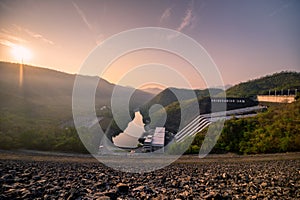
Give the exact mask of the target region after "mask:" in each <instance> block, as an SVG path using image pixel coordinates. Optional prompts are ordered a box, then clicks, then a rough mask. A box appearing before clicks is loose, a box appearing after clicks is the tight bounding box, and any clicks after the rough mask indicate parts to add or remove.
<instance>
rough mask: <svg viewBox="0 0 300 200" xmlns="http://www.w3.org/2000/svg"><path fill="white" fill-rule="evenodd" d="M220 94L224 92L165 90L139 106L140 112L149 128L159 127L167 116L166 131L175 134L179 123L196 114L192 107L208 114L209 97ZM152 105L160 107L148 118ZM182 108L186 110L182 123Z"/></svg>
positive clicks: (217, 90)
mask: <svg viewBox="0 0 300 200" xmlns="http://www.w3.org/2000/svg"><path fill="white" fill-rule="evenodd" d="M222 92H224V91H223V90H221V89H205V90H189V89H178V88H167V89H165V90H163V91H162V92H161V93H159V94H158V95H156V96H155V97H154V98H153V99H151V100H150V101H149V102H147V103H146V104H144V105H143V106H141V107H140V112H141V114H142V115H143V120H144V123H146V124H147V125H148V126H149V128H154V127H156V126H159V125H160V124H161V123H162V121H163V119H164V116H163V115H164V113H165V114H166V116H167V117H166V123H165V127H166V129H167V130H168V131H171V132H173V133H176V132H177V131H178V128H179V124H180V123H183V124H186V123H188V122H189V121H190V119H192V118H193V117H194V116H195V115H196V114H197V112H196V111H197V109H196V110H193V108H195V107H194V106H197V107H198V106H199V108H200V110H201V112H208V111H206V109H207V107H208V106H209V105H208V98H209V96H217V95H218V94H220V93H222ZM200 102H202V103H200ZM209 102H210V101H209ZM180 103H181V104H180ZM154 105H160V107H156V108H155V110H152V112H153V115H152V116H150V115H151V114H150V113H149V110H150V109H151V108H153V106H154ZM182 107H184V108H185V109H186V110H185V111H186V112H185V113H186V116H184V117H183V118H182V119H184V120H185V121H184V122H181V121H180V119H181V114H182V113H181V108H182Z"/></svg>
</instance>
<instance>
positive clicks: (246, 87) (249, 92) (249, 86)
mask: <svg viewBox="0 0 300 200" xmlns="http://www.w3.org/2000/svg"><path fill="white" fill-rule="evenodd" d="M288 89H290V93H291V94H294V91H295V89H298V91H299V90H300V72H280V73H275V74H272V75H268V76H265V77H261V78H258V79H254V80H250V81H247V82H243V83H240V84H238V85H235V86H233V87H231V88H229V89H228V90H227V91H226V94H227V96H228V97H255V96H256V95H258V94H268V93H269V90H271V91H272V92H273V93H274V91H275V90H277V91H278V94H281V90H284V94H287V90H288Z"/></svg>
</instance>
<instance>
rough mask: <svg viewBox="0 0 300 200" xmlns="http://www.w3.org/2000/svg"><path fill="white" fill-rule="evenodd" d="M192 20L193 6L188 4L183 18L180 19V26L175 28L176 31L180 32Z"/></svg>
mask: <svg viewBox="0 0 300 200" xmlns="http://www.w3.org/2000/svg"><path fill="white" fill-rule="evenodd" d="M192 19H193V6H192V4H190V5H189V6H188V8H187V10H186V11H185V15H184V18H183V19H182V21H181V23H180V25H179V26H178V28H177V31H179V32H181V31H182V30H183V29H184V28H186V27H187V26H190V25H191V22H192Z"/></svg>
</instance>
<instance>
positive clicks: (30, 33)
mask: <svg viewBox="0 0 300 200" xmlns="http://www.w3.org/2000/svg"><path fill="white" fill-rule="evenodd" d="M24 31H25V32H26V33H27V34H28V35H29V36H31V37H33V38H36V39H38V40H41V41H43V42H45V43H47V44H50V45H54V42H53V41H51V40H49V39H47V38H45V37H44V36H42V35H41V34H38V33H35V32H32V31H30V30H28V29H24Z"/></svg>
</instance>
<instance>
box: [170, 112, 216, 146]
mask: <svg viewBox="0 0 300 200" xmlns="http://www.w3.org/2000/svg"><path fill="white" fill-rule="evenodd" d="M210 123H211V122H210V121H208V120H207V119H205V118H204V117H203V116H201V115H198V116H197V117H196V118H195V119H193V120H192V121H191V122H190V123H189V124H187V125H186V126H185V127H184V128H183V129H181V130H180V131H179V132H178V133H177V134H176V135H175V141H176V142H181V141H183V140H184V139H185V138H187V137H189V136H193V135H195V134H196V133H198V132H200V131H201V130H203V129H204V128H206V127H207V126H208V125H209V124H210Z"/></svg>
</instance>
